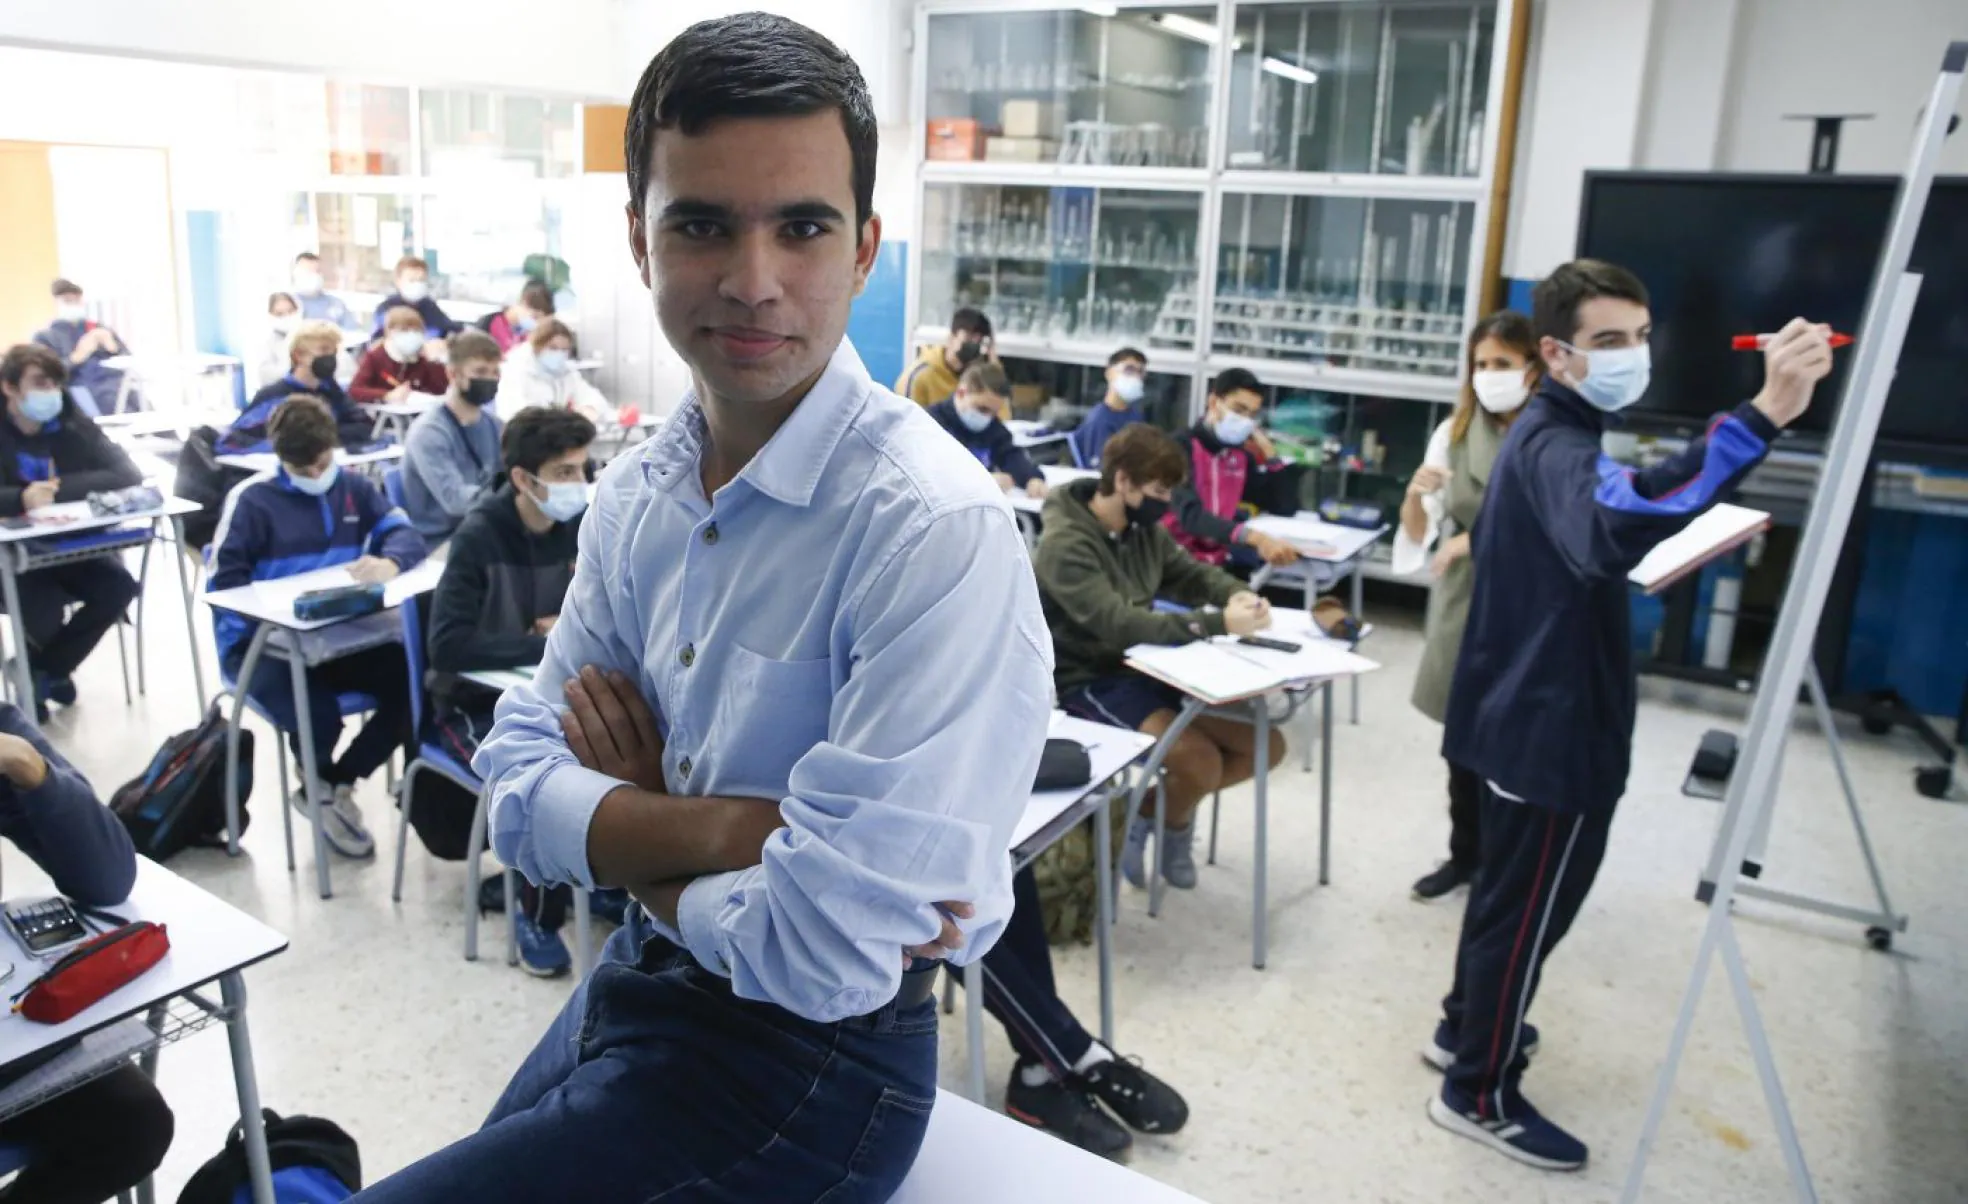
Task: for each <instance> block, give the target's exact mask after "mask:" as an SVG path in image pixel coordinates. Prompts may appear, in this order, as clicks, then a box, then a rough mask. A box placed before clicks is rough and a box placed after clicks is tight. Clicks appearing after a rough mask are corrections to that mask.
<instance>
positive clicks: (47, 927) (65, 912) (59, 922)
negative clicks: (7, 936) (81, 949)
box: [0, 899, 90, 957]
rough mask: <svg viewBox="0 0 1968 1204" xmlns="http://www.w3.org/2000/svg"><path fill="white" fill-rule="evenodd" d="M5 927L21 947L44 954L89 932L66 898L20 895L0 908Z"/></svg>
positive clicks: (38, 954) (69, 943)
mask: <svg viewBox="0 0 1968 1204" xmlns="http://www.w3.org/2000/svg"><path fill="white" fill-rule="evenodd" d="M0 918H4V919H5V921H6V924H7V931H9V932H11V933H13V934H14V939H15V940H17V941H19V942H20V944H21V948H23V949H25V950H27V951H28V952H29V953H32V954H33V955H34V956H36V957H48V956H51V955H52V954H54V953H56V952H58V951H59V950H61V949H63V948H65V947H67V946H69V945H73V944H74V943H75V942H77V941H79V940H82V939H83V938H85V937H87V936H89V935H90V929H89V926H88V924H87V923H85V922H84V921H83V919H82V916H81V915H80V913H78V912H77V911H76V910H75V906H74V904H72V903H70V902H69V901H68V900H67V899H24V900H22V901H21V902H19V903H9V904H7V905H6V907H5V908H4V909H0Z"/></svg>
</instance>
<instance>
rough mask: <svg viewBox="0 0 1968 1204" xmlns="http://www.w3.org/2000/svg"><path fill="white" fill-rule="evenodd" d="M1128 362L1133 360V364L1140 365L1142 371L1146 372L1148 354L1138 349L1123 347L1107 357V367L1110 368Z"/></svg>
mask: <svg viewBox="0 0 1968 1204" xmlns="http://www.w3.org/2000/svg"><path fill="white" fill-rule="evenodd" d="M1128 360H1133V361H1134V362H1135V363H1137V364H1140V365H1141V367H1142V369H1143V370H1144V371H1146V370H1147V367H1148V353H1147V352H1145V351H1143V350H1141V349H1140V348H1138V347H1123V348H1121V349H1120V350H1119V351H1116V352H1115V353H1114V354H1112V355H1110V356H1108V357H1107V366H1108V367H1109V368H1111V367H1113V366H1114V365H1115V364H1119V363H1125V362H1126V361H1128Z"/></svg>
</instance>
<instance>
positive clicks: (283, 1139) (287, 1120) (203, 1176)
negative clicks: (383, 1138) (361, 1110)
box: [178, 1108, 362, 1204]
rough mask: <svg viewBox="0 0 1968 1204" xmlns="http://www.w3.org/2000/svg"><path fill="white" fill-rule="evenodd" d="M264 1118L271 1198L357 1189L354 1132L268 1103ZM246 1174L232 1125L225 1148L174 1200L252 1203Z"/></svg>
mask: <svg viewBox="0 0 1968 1204" xmlns="http://www.w3.org/2000/svg"><path fill="white" fill-rule="evenodd" d="M260 1115H261V1116H262V1117H263V1118H264V1119H265V1121H266V1139H267V1164H268V1165H269V1166H271V1167H272V1168H273V1198H274V1201H275V1204H334V1202H335V1201H337V1200H346V1199H348V1198H349V1197H350V1196H352V1195H354V1194H355V1193H356V1192H358V1191H361V1190H362V1155H361V1152H360V1151H358V1150H357V1149H356V1147H355V1138H353V1137H350V1136H349V1135H348V1134H347V1133H346V1132H344V1131H343V1129H342V1127H341V1126H340V1125H338V1124H336V1123H335V1122H334V1121H332V1120H323V1119H321V1118H320V1117H318V1116H282V1115H280V1113H278V1112H275V1111H274V1110H273V1109H271V1108H263V1109H261V1110H260ZM252 1200H253V1188H252V1184H250V1183H249V1182H248V1181H247V1175H246V1136H245V1134H244V1133H243V1132H242V1131H241V1129H240V1126H239V1125H237V1124H235V1125H233V1126H232V1133H231V1134H230V1135H229V1136H227V1137H226V1143H225V1149H223V1150H220V1151H219V1152H218V1153H217V1154H216V1155H214V1156H213V1157H212V1159H211V1161H209V1162H207V1163H206V1164H205V1165H204V1166H201V1167H199V1168H198V1172H197V1173H196V1174H194V1175H193V1176H192V1177H191V1182H189V1183H187V1184H185V1189H184V1191H183V1192H181V1193H180V1194H179V1195H178V1204H252Z"/></svg>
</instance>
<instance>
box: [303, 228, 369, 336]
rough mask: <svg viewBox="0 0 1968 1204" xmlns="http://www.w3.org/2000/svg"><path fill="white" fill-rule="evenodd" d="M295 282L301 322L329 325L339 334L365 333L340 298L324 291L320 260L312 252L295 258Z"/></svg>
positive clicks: (319, 257)
mask: <svg viewBox="0 0 1968 1204" xmlns="http://www.w3.org/2000/svg"><path fill="white" fill-rule="evenodd" d="M293 281H294V295H295V296H296V297H298V298H300V301H301V319H302V321H306V322H328V323H330V324H332V325H333V326H334V327H335V328H336V329H337V330H360V329H362V323H361V322H359V321H357V320H356V316H355V314H354V313H352V312H351V311H350V310H349V307H348V305H347V304H346V303H345V302H344V301H343V300H342V299H341V298H340V297H337V296H336V295H335V294H333V293H326V292H323V291H321V256H319V255H316V254H315V253H314V252H313V251H302V252H301V253H300V254H299V255H296V256H294V274H293ZM337 347H338V349H339V344H338V345H337Z"/></svg>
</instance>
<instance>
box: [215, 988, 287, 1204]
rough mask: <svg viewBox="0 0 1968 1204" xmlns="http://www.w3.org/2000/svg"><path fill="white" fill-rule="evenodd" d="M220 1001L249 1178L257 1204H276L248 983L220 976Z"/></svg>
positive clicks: (255, 1203) (254, 1200)
mask: <svg viewBox="0 0 1968 1204" xmlns="http://www.w3.org/2000/svg"><path fill="white" fill-rule="evenodd" d="M219 998H220V999H222V1000H224V1001H225V1008H226V1040H227V1041H228V1042H229V1043H230V1044H231V1045H232V1082H233V1086H235V1087H237V1088H238V1089H239V1126H240V1128H241V1129H242V1130H244V1134H245V1138H246V1141H245V1145H246V1177H247V1181H248V1182H250V1183H251V1184H252V1185H253V1204H274V1201H273V1168H272V1166H271V1165H270V1164H269V1163H268V1161H267V1143H266V1121H265V1119H264V1118H263V1117H261V1116H260V1083H259V1080H258V1079H257V1078H256V1077H254V1074H253V1042H252V1039H251V1038H250V1037H248V1036H247V1035H246V981H245V979H243V978H241V977H240V976H239V971H237V970H234V971H232V972H231V973H230V974H223V975H220V977H219Z"/></svg>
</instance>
